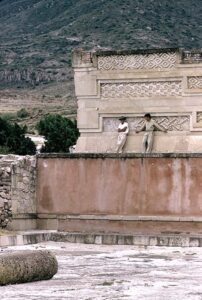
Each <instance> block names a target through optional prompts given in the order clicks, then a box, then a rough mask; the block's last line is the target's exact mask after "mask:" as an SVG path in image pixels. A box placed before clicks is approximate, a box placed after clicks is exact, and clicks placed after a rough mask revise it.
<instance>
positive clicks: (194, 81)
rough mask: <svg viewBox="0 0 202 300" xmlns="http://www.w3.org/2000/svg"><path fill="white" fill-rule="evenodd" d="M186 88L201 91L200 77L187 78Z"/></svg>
mask: <svg viewBox="0 0 202 300" xmlns="http://www.w3.org/2000/svg"><path fill="white" fill-rule="evenodd" d="M188 88H189V89H202V76H191V77H188Z"/></svg>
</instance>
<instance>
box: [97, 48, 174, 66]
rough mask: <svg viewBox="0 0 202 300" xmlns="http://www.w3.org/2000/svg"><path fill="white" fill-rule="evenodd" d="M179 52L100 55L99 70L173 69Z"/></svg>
mask: <svg viewBox="0 0 202 300" xmlns="http://www.w3.org/2000/svg"><path fill="white" fill-rule="evenodd" d="M176 62H177V53H175V52H170V53H152V54H132V55H109V56H98V69H99V70H130V69H172V68H174V67H175V65H176Z"/></svg>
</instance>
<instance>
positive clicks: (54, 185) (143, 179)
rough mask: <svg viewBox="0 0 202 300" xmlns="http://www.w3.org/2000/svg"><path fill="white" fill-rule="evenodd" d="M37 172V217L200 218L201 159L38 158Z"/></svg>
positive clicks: (133, 156) (198, 157)
mask: <svg viewBox="0 0 202 300" xmlns="http://www.w3.org/2000/svg"><path fill="white" fill-rule="evenodd" d="M37 172H38V173H37V180H38V184H37V212H38V214H62V215H65V214H66V215H75V214H77V215H102V214H104V215H124V216H127V215H129V216H130V215H136V216H138V215H141V216H202V155H193V154H192V155H191V154H190V155H189V154H187V155H180V154H179V155H177V154H176V155H168V154H167V155H163V154H161V155H152V156H150V157H144V156H143V155H135V154H134V155H127V154H126V155H124V156H123V157H118V156H116V155H107V154H106V155H101V154H100V155H99V154H98V155H92V154H91V155H90V154H89V155H88V154H86V155H79V154H77V155H74V156H70V155H66V156H65V155H64V156H62V155H55V156H54V155H52V156H50V155H47V156H43V155H42V156H41V157H38V161H37Z"/></svg>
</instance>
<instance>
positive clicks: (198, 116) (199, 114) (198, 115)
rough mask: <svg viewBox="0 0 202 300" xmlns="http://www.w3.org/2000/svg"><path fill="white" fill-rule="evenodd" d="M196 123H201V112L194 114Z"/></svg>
mask: <svg viewBox="0 0 202 300" xmlns="http://www.w3.org/2000/svg"><path fill="white" fill-rule="evenodd" d="M196 121H197V122H201V121H202V111H199V112H197V114H196Z"/></svg>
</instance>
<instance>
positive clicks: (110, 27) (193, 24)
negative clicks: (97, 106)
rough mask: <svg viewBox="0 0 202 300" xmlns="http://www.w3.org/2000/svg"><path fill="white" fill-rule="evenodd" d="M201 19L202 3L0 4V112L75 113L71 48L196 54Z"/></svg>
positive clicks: (32, 0)
mask: <svg viewBox="0 0 202 300" xmlns="http://www.w3.org/2000/svg"><path fill="white" fill-rule="evenodd" d="M201 16H202V5H201V0H178V1H176V0H163V1H162V0H124V1H123V0H110V1H109V0H94V1H92V0H0V109H2V110H8V111H12V110H17V109H18V108H19V107H28V108H29V107H31V108H35V109H36V108H37V107H40V106H41V104H42V107H44V109H45V111H47V110H49V109H50V108H51V109H53V110H57V108H58V109H59V110H61V109H62V108H63V107H64V108H65V109H66V110H67V111H66V113H67V114H68V109H69V107H70V108H71V109H70V111H71V113H72V111H74V112H75V98H74V92H73V91H74V88H73V76H72V71H71V50H72V49H73V48H75V47H82V48H84V49H92V48H98V49H136V48H157V47H184V48H200V47H201V46H202V42H201V41H202V30H201V27H202V21H201V20H202V19H201ZM8 95H10V98H9V97H8ZM30 98H31V100H30ZM5 99H10V100H11V102H9V101H10V100H9V101H8V102H7V103H6V101H5ZM2 101H3V102H2ZM5 103H6V105H7V106H6V105H5ZM9 103H10V104H9ZM30 103H31V104H30ZM2 105H3V106H2Z"/></svg>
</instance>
